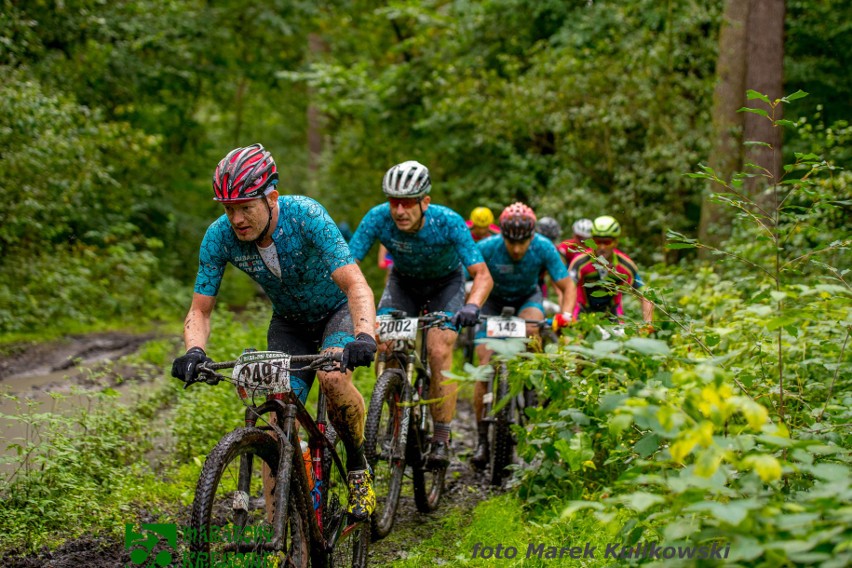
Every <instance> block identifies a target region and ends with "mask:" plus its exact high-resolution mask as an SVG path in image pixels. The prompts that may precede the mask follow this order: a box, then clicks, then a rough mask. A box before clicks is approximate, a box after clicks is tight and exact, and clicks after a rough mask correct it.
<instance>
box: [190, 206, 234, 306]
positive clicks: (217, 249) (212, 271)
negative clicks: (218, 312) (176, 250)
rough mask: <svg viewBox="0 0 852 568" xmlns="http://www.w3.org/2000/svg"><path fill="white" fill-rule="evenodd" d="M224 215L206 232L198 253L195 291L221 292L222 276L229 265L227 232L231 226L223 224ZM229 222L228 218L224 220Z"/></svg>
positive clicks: (210, 293)
mask: <svg viewBox="0 0 852 568" xmlns="http://www.w3.org/2000/svg"><path fill="white" fill-rule="evenodd" d="M223 219H224V216H223V217H221V218H219V219H218V220H216V221H215V222H213V223H212V224H211V225H210V226H209V227H208V228H207V232H206V233H204V239H203V240H202V241H201V250H200V251H199V253H198V274H197V275H196V277H195V289H194V291H195V293H196V294H202V295H204V296H215V295H216V294H218V293H219V286H220V285H221V284H222V276H223V275H224V274H225V267H226V266H227V265H228V252H227V251H228V248H227V244H226V238H225V237H226V236H227V233H224V232H223V231H224V230H227V231H230V230H231V229H230V227H225V226H223ZM224 224H227V220H225V221H224Z"/></svg>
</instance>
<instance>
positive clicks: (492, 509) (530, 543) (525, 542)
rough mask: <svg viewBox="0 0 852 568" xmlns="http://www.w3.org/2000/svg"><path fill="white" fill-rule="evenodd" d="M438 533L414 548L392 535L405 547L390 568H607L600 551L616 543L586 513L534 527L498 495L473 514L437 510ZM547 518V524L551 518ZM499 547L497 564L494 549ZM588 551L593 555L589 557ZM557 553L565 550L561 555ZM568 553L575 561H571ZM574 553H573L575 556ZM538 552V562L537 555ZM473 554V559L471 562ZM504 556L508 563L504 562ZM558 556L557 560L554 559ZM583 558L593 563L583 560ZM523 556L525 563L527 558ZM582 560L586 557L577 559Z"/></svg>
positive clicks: (511, 500)
mask: <svg viewBox="0 0 852 568" xmlns="http://www.w3.org/2000/svg"><path fill="white" fill-rule="evenodd" d="M442 509H443V511H442V514H441V520H440V524H439V525H437V526H438V530H436V531H435V532H434V534H433V535H432V536H431V537H430V538H428V539H426V540H424V541H421V542H420V543H418V544H416V545H414V546H413V547H412V546H410V544H409V543H410V541H408V540H407V539H406V536H405V535H400V534H392V535H391V537H394V538H395V540H397V541H398V542H400V543H402V542H406V544H407V545H406V549H407V557H406V558H405V559H404V560H400V561H397V562H394V563H393V564H392V566H394V567H395V568H421V567H422V566H434V565H443V566H494V565H495V564H499V565H500V566H525V567H533V568H537V567H542V568H544V567H552V566H566V565H570V566H607V565H609V564H610V563H612V561H611V560H607V559H604V558H603V556H604V551H605V549H606V545H607V544H610V543H613V542H617V539H616V538H615V537H614V536H612V535H609V534H608V532H607V527H606V525H604V524H602V523H601V522H600V521H599V520H598V519H597V518H595V517H594V516H593V515H592V514H591V513H578V514H577V515H575V516H574V517H572V518H571V519H559V517H558V516H557V520H555V521H547V522H539V519H538V518H537V517H535V516H533V515H531V514H529V513H527V512H525V511H524V508H523V503H522V502H521V501H520V500H519V499H518V498H517V496H515V495H514V494H513V493H504V494H502V495H499V496H497V497H494V498H492V499H489V500H487V501H482V502H481V503H479V504H478V505H477V506H476V508H475V509H473V511H466V510H462V509H460V508H452V505H451V504H445V505H442ZM547 518H548V519H549V518H552V515H551V514H548V515H547ZM498 545H499V547H500V558H499V559H498V558H497V557H496V556H495V555H496V554H497V547H498ZM591 547H594V551H593V552H592V551H591ZM563 548H567V550H566V551H565V552H562V549H563ZM572 548H575V549H574V550H573V552H574V554H575V555H579V556H581V558H576V559H575V558H571V556H570V554H571V552H572V550H571V549H572ZM577 549H579V551H578V550H577ZM539 551H540V552H541V558H539V556H538V552H539ZM474 553H475V557H474ZM507 553H508V556H509V558H507V557H506V555H507ZM560 553H562V554H563V556H562V558H561V559H560V558H559V557H558V555H559V554H560ZM589 553H591V554H593V555H594V558H589V557H588V556H589ZM528 554H529V558H528V557H527V556H528ZM583 554H585V555H586V556H587V557H586V558H582V556H583Z"/></svg>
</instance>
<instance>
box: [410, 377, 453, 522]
mask: <svg viewBox="0 0 852 568" xmlns="http://www.w3.org/2000/svg"><path fill="white" fill-rule="evenodd" d="M430 380H431V375H430V373H429V372H428V370H427V372H426V373H425V374H423V372H422V371H418V379H417V383H416V384H417V385H422V389H421V390H422V393H423V394H422V396H421V400H422V399H423V398H428V397H429V383H430ZM411 410H412V412H411V420H410V421H409V426H408V427H409V430H408V444H407V446H408V447H407V448H406V449H407V451H408V462H409V463H410V464H411V470H412V481H413V485H414V504H415V505H416V506H417V510H418V511H420V512H421V513H430V512H432V511H434V510H435V509H436V508H437V507H438V503H439V502H440V501H441V493H442V492H443V491H444V477H445V476H446V474H447V468H446V467H443V468H440V469H437V470H430V469H427V468H426V456H427V455H428V452H429V449H430V446H431V443H432V433H433V427H432V418H431V413H430V412H429V407H428V406H426V405H423V404H416V405H414V406H413V407H412V409H411ZM422 413H426V427H425V428H421V427H420V422H421V419H422V416H423V414H422Z"/></svg>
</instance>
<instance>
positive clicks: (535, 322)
mask: <svg viewBox="0 0 852 568" xmlns="http://www.w3.org/2000/svg"><path fill="white" fill-rule="evenodd" d="M505 317H506V316H498V315H488V316H479V323H485V321H486V320H487V319H488V318H505ZM511 317H516V316H511ZM518 319H523V320H524V321H525V322H526V323H530V324H533V325H537V326H539V327H544V326H549V325H550V324H551V323H553V318H545V319H541V320H539V319H535V320H534V319H524V318H518Z"/></svg>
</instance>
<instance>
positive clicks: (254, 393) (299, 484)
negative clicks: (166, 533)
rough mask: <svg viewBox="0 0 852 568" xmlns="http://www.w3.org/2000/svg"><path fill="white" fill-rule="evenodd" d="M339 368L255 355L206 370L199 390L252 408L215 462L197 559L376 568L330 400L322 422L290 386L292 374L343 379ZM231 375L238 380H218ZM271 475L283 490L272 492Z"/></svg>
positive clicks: (197, 522)
mask: <svg viewBox="0 0 852 568" xmlns="http://www.w3.org/2000/svg"><path fill="white" fill-rule="evenodd" d="M339 361H340V354H335V355H331V354H316V355H300V356H291V355H288V354H286V353H281V352H276V351H253V350H246V352H244V353H243V354H242V355H241V356H240V357H239V358H238V359H237V360H235V361H226V362H222V363H212V364H207V365H206V366H203V367H201V373H200V375H199V379H198V380H197V381H195V382H206V383H207V384H211V385H215V384H217V383H218V382H219V381H222V380H224V381H228V382H231V383H233V384H234V386H235V387H236V392H237V395H238V396H239V397H240V399H241V400H242V402H243V404H245V406H246V409H245V426H244V427H241V428H236V429H235V430H233V431H232V432H230V433H228V434H226V435H225V436H224V437H223V438H222V439H221V440H220V441H219V443H218V444H216V447H214V448H213V450H212V451H211V452H210V454H208V456H207V459H206V461H205V462H204V466H203V467H202V470H201V475H200V476H199V478H198V484H197V486H196V490H195V500H194V502H193V504H192V515H191V520H190V526H189V530H190V536H191V538H190V539H189V540H190V550H191V551H192V552H194V553H196V555H199V557H201V558H208V559H209V560H210V565H211V566H212V565H217V564H216V562H215V561H214V560H216V559H228V558H232V559H234V558H236V559H239V557H241V556H242V557H243V558H246V555H247V554H253V555H260V556H268V555H270V554H274V555H281V554H284V555H285V561H286V565H287V566H291V567H297V568H306V567H307V566H309V565H311V566H314V567H325V566H332V567H333V566H352V567H363V566H366V564H367V550H368V546H369V536H370V535H369V528H368V527H369V525H368V524H367V523H366V522H363V523H350V522H349V519H348V515H347V512H346V508H347V504H348V495H349V489H348V483H347V475H346V468H345V467H344V465H343V464H344V461H343V459H344V458H343V457H342V454H343V452H344V449H343V443H342V441H340V440H339V438H338V436H337V434H336V433H335V431H334V429H333V428H332V427H331V425H330V424H329V423H328V421H327V410H326V398H325V396H324V394H323V392H322V389H320V391H319V397H318V400H317V410H316V419H314V417H313V416H311V414H310V412H309V411H308V410H307V409H306V408H305V406H304V405H303V404H302V402H301V401H300V400H299V398H298V396H297V395H296V393H294V392H293V390H292V389H291V386H290V372H292V371H309V370H310V371H336V370H340V368H339ZM297 364H306V365H305V366H303V367H296V366H294V365H297ZM228 368H233V372H232V376H231V377H227V376H224V375H221V374H219V373H217V372H216V371H218V370H221V369H228ZM187 386H188V385H187ZM258 422H261V423H262V424H263V425H261V426H258ZM262 470H267V471H268V476H269V477H268V479H270V478H271V480H273V481H272V482H269V481H267V487H266V489H264V483H263V475H264V473H263V472H262ZM270 489H271V490H270ZM264 492H266V495H264ZM267 502H271V503H273V504H274V506H272V507H268V506H267ZM270 514H271V518H270ZM223 535H224V536H223ZM202 554H203V555H206V556H201V555H202ZM249 558H251V556H249ZM279 558H280V556H279Z"/></svg>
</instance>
